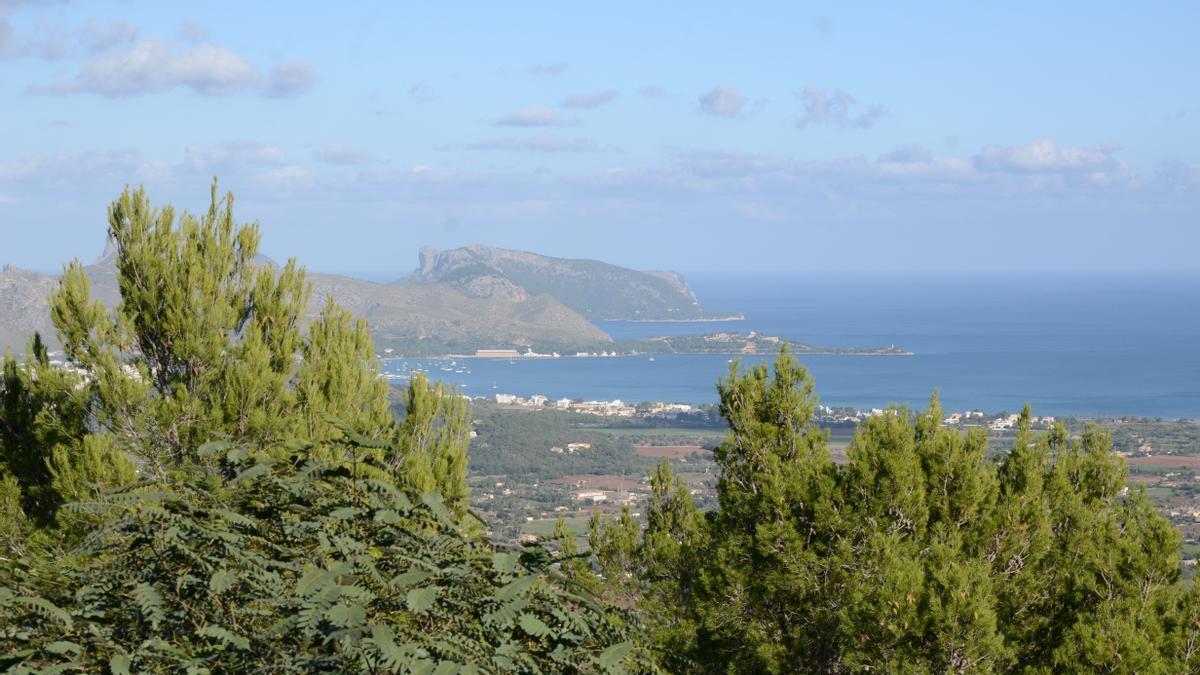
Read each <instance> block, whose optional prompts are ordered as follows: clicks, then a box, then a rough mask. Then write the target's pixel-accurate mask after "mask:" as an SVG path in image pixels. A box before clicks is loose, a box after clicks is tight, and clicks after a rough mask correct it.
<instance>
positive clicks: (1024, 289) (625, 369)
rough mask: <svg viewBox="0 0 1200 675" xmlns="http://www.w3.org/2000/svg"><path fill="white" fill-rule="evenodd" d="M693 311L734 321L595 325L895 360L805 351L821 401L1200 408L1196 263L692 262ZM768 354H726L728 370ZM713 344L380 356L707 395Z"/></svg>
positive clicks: (1070, 409) (427, 365)
mask: <svg viewBox="0 0 1200 675" xmlns="http://www.w3.org/2000/svg"><path fill="white" fill-rule="evenodd" d="M687 279H688V282H689V284H690V285H691V287H692V288H693V290H695V292H696V294H697V296H698V297H699V299H700V301H701V304H702V305H703V307H704V308H705V309H706V310H707V311H709V312H713V313H722V312H726V313H739V314H741V315H744V317H745V318H744V319H743V320H740V321H719V322H679V323H670V322H663V323H645V322H629V321H604V322H600V323H599V325H600V327H601V328H602V329H604V330H605V331H606V332H608V333H609V334H610V335H611V336H612V337H613V338H614V339H617V340H621V339H629V338H643V337H652V336H657V335H684V334H696V333H708V332H714V331H742V332H746V331H758V332H759V333H762V334H765V335H778V336H781V337H785V338H789V339H792V340H796V341H800V342H806V343H810V344H813V345H817V346H823V347H877V346H888V345H895V346H897V347H901V348H903V349H905V350H907V351H909V352H912V355H911V356H853V355H845V356H842V355H836V356H835V355H829V356H805V357H803V358H802V359H801V361H802V362H803V363H804V365H805V366H806V367H807V368H808V369H809V371H810V372H811V374H812V376H813V378H814V379H815V381H816V391H817V394H818V395H819V397H820V400H821V402H822V403H824V404H826V405H830V406H849V407H854V408H858V409H870V408H882V407H886V406H888V405H891V404H903V405H908V406H910V407H923V406H925V405H927V404H928V402H929V398H930V396H931V394H933V392H935V391H936V392H938V394H939V397H940V399H941V402H942V405H943V407H944V408H946V409H947V410H948V411H955V410H959V411H966V410H983V411H985V412H988V413H999V412H1005V411H1010V412H1015V411H1019V410H1020V409H1021V407H1022V406H1023V405H1025V404H1026V403H1029V404H1031V405H1032V407H1033V410H1034V414H1037V415H1055V416H1079V417H1103V416H1124V415H1137V416H1144V417H1159V418H1164V419H1174V418H1200V273H1196V272H1189V273H1184V272H1180V273H1167V272H1163V273H1139V274H1134V273H1124V272H1109V273H1101V272H1096V273H1066V272H1063V273H1037V274H1032V273H1031V274H1020V275H1017V274H979V273H959V274H945V273H939V274H936V275H935V274H921V273H905V274H899V273H865V274H863V273H859V274H849V273H845V274H830V273H820V274H817V273H796V274H783V273H692V274H689V275H687ZM770 360H771V359H770V358H769V357H748V358H742V359H741V361H740V365H741V366H743V367H744V366H748V365H751V364H754V363H758V362H761V361H770ZM735 365H739V364H738V363H737V362H731V357H729V356H720V355H653V356H648V355H640V356H627V357H617V358H568V357H564V358H559V359H533V358H525V359H513V360H512V361H511V362H510V361H509V360H507V359H499V360H487V359H460V360H455V361H453V363H451V362H450V361H449V360H444V359H436V360H420V359H389V360H386V361H385V362H384V368H385V370H386V371H388V372H391V373H394V374H395V373H404V372H411V371H412V370H414V369H419V370H425V371H427V372H428V373H429V375H430V377H431V378H432V379H436V380H443V381H446V382H449V383H452V384H455V385H457V386H459V387H460V388H461V390H462V391H463V392H464V393H466V394H470V395H472V396H492V395H494V394H496V393H511V394H516V395H519V396H530V395H534V394H542V395H545V396H548V397H550V398H552V399H555V398H582V399H586V400H613V399H620V400H623V401H625V402H632V403H637V402H641V401H668V402H681V403H712V402H716V400H717V391H716V386H715V385H716V382H717V380H718V379H719V378H721V377H722V376H724V375H726V374H728V372H729V369H730V367H732V366H735Z"/></svg>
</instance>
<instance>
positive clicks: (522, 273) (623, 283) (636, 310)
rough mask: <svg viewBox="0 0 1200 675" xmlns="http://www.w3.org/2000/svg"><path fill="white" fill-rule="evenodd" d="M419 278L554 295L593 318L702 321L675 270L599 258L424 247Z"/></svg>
mask: <svg viewBox="0 0 1200 675" xmlns="http://www.w3.org/2000/svg"><path fill="white" fill-rule="evenodd" d="M415 280H416V281H418V282H421V283H434V282H436V283H445V284H449V285H453V286H455V287H458V288H462V289H464V290H465V291H466V292H467V293H468V294H471V295H477V296H486V297H494V296H496V295H507V294H512V293H527V294H529V295H533V296H537V295H548V296H552V297H554V298H556V299H557V300H558V301H559V302H561V303H563V304H564V305H566V306H567V307H570V308H571V309H573V310H575V311H576V312H578V313H579V314H581V315H583V316H584V317H586V318H587V319H590V320H597V319H643V320H645V319H667V320H678V319H700V318H704V317H705V316H706V315H705V314H704V312H703V311H702V310H701V309H700V303H699V301H697V299H696V296H695V294H693V293H692V291H691V289H689V288H688V287H687V284H686V283H684V281H683V279H682V277H680V276H679V275H677V274H673V273H670V272H639V271H637V270H631V269H627V268H624V267H618V266H616V265H610V264H608V263H603V262H599V261H596V260H567V259H564V258H550V257H547V256H541V255H536V254H533V253H525V252H523V251H507V250H504V249H498V248H492V247H489V246H467V247H464V248H456V249H453V250H450V251H437V250H435V249H429V248H426V249H422V251H421V269H420V270H418V272H417V274H416V276H415Z"/></svg>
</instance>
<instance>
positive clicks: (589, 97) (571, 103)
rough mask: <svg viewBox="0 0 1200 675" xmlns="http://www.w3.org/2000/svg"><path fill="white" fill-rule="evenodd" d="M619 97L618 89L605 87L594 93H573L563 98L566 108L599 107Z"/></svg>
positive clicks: (563, 104)
mask: <svg viewBox="0 0 1200 675" xmlns="http://www.w3.org/2000/svg"><path fill="white" fill-rule="evenodd" d="M616 97H617V90H616V89H605V90H604V91H598V92H596V93H593V94H571V95H570V96H568V97H566V98H565V99H563V102H562V106H563V107H564V108H599V107H600V106H602V105H605V104H607V103H610V102H612V100H613V99H614V98H616Z"/></svg>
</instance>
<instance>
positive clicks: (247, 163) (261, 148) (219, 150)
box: [183, 141, 287, 173]
mask: <svg viewBox="0 0 1200 675" xmlns="http://www.w3.org/2000/svg"><path fill="white" fill-rule="evenodd" d="M285 164H287V153H285V152H284V151H283V149H282V148H280V147H278V146H275V145H265V144H263V143H256V142H254V141H230V142H228V143H221V144H219V145H189V146H188V147H187V148H185V149H184V153H183V166H184V167H187V168H189V169H194V170H198V171H206V172H213V171H216V172H218V173H219V172H222V171H227V170H230V169H238V168H242V167H256V166H257V167H262V166H282V165H285Z"/></svg>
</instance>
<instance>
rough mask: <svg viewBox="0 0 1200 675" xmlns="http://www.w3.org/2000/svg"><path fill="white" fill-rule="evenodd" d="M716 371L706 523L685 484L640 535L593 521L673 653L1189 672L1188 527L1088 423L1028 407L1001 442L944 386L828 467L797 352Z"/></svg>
mask: <svg viewBox="0 0 1200 675" xmlns="http://www.w3.org/2000/svg"><path fill="white" fill-rule="evenodd" d="M718 390H719V393H720V395H721V413H722V415H723V416H724V417H725V418H726V420H727V421H728V423H729V434H728V436H727V438H726V440H725V441H724V442H723V443H722V444H721V445H720V446H719V448H718V449H717V453H716V458H717V462H718V464H719V467H720V471H721V478H720V482H719V484H718V490H719V494H718V496H719V498H720V499H719V503H720V508H719V510H718V511H716V512H713V513H710V514H708V518H707V519H705V520H703V521H699V519H697V518H696V517H695V516H694V515H693V513H694V507H692V506H690V504H685V503H682V502H683V500H686V501H687V502H690V499H689V498H688V495H687V494H686V492H683V491H680V490H678V489H660V488H659V487H657V486H656V487H655V489H654V491H653V494H652V500H651V505H650V507H649V509H648V512H647V514H648V517H647V525H646V528H645V529H644V530H642V531H641V532H640V534H639V535H638V536H636V538H635V539H634V540H633V541H632V542H626V540H627V539H629V538H630V535H629V531H630V530H631V529H633V530H634V531H636V528H631V527H630V525H629V524H623V523H622V522H621V521H620V520H618V521H616V522H615V523H612V524H608V525H606V524H605V523H604V522H602V521H599V520H597V521H596V522H595V524H594V525H593V530H594V531H595V532H598V533H602V534H603V535H604V536H601V537H593V540H594V542H596V543H594V544H593V550H594V553H595V554H596V555H597V557H598V559H599V566H600V569H601V570H606V569H607V568H608V567H615V568H618V569H629V570H638V574H639V575H640V576H639V577H638V583H634V584H627V587H628V588H635V589H640V596H639V597H638V598H636V606H637V608H638V615H639V617H640V619H641V620H642V621H643V622H644V624H645V625H646V628H647V630H648V635H649V636H651V639H652V640H654V642H655V644H657V645H658V646H659V647H660V648H662V649H663V650H664V651H666V652H667V653H669V654H671V658H673V659H679V660H678V661H671V663H676V664H679V663H682V664H684V665H682V666H679V668H680V669H682V670H688V671H691V672H714V673H715V672H746V673H764V672H765V673H795V672H814V673H825V672H859V671H867V670H870V671H880V670H882V671H888V672H893V671H904V672H960V673H967V672H1061V671H1066V670H1087V671H1089V672H1093V671H1104V672H1164V673H1166V672H1191V671H1194V670H1195V667H1196V664H1197V662H1198V661H1200V646H1198V645H1200V619H1197V617H1200V610H1198V609H1197V608H1198V607H1200V601H1197V600H1196V598H1197V597H1200V596H1198V595H1197V590H1196V587H1195V586H1194V585H1191V584H1188V583H1185V582H1182V581H1181V574H1180V566H1179V545H1180V538H1179V534H1178V532H1177V531H1176V530H1175V528H1173V527H1172V526H1171V524H1170V523H1169V522H1168V521H1167V520H1166V519H1165V518H1163V517H1162V516H1161V515H1159V514H1158V512H1157V509H1156V508H1155V507H1154V506H1153V504H1152V503H1151V502H1150V501H1149V500H1148V499H1147V498H1146V496H1145V494H1144V491H1142V490H1140V489H1129V490H1127V489H1126V476H1125V468H1124V465H1123V463H1122V461H1121V459H1120V458H1119V457H1117V456H1116V455H1114V454H1113V453H1112V452H1111V438H1109V437H1108V436H1107V435H1106V434H1104V433H1102V432H1101V431H1099V430H1098V429H1096V428H1095V427H1089V428H1088V429H1086V430H1085V431H1084V433H1083V434H1082V436H1081V437H1080V438H1077V439H1072V438H1070V437H1069V436H1068V434H1067V433H1066V430H1065V429H1064V428H1062V427H1061V426H1059V427H1056V428H1055V429H1053V430H1051V431H1049V432H1046V433H1040V434H1039V433H1034V432H1033V431H1032V428H1031V427H1032V425H1031V423H1030V422H1031V417H1032V416H1031V414H1030V411H1029V409H1028V407H1026V410H1025V412H1024V413H1023V414H1022V415H1021V420H1020V424H1019V428H1018V433H1017V435H1016V439H1015V443H1014V447H1013V448H1012V450H1011V451H1009V452H1008V453H1007V454H1005V455H1004V456H1003V457H1002V458H1001V459H999V460H998V461H994V460H992V459H990V458H989V457H988V446H987V438H986V436H985V435H984V434H983V432H980V431H975V432H971V433H963V432H960V431H958V430H954V429H950V428H947V427H945V426H943V425H942V424H941V420H942V416H943V413H942V410H941V406H940V405H939V403H938V399H937V396H936V395H934V397H933V398H932V400H931V402H930V406H929V408H928V409H927V410H925V411H924V412H922V413H919V414H912V413H910V412H909V411H908V410H906V409H904V408H892V409H889V410H887V411H884V413H883V414H881V415H875V416H872V417H871V418H869V419H868V420H866V421H865V422H863V423H862V424H860V425H859V428H858V430H857V431H856V433H855V436H854V439H853V441H852V442H851V444H850V448H849V449H848V453H847V454H848V462H847V463H846V464H845V465H842V466H835V465H834V464H833V463H832V462H831V461H830V460H829V457H828V453H827V452H826V451H825V437H824V435H823V434H822V433H821V432H820V431H819V430H818V429H817V428H816V426H815V425H814V424H813V422H812V411H813V408H814V407H815V397H813V395H812V391H813V388H812V382H811V380H810V379H809V378H808V376H807V373H805V372H804V370H803V368H802V367H800V366H799V364H797V363H796V362H795V361H794V359H792V358H791V357H790V355H788V354H787V353H786V351H785V352H783V353H781V354H780V356H779V358H778V359H777V361H776V363H775V366H774V368H773V373H771V372H770V371H768V369H767V368H766V367H765V366H761V365H760V366H756V367H754V368H751V369H749V370H748V371H742V370H740V369H739V368H737V367H736V366H735V368H734V369H733V370H732V371H731V373H730V376H729V377H728V378H727V379H725V380H724V381H722V382H721V383H720V385H719V387H718ZM656 482H657V484H658V485H666V484H669V483H670V482H671V479H670V477H669V474H668V473H666V472H665V471H663V470H661V469H660V471H659V472H658V474H657V476H656ZM698 521H699V522H703V525H702V526H699V525H691V524H690V523H697V522H698ZM614 542H617V543H620V544H621V545H620V546H616V545H614ZM630 552H633V553H632V554H631V553H630ZM623 558H629V559H628V560H625V561H624V562H622V559H623ZM616 563H620V564H616ZM665 658H666V657H664V659H665ZM666 662H667V661H666V660H664V663H666Z"/></svg>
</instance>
